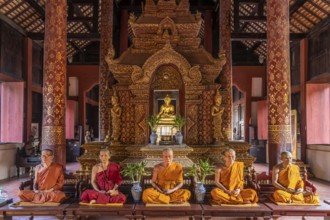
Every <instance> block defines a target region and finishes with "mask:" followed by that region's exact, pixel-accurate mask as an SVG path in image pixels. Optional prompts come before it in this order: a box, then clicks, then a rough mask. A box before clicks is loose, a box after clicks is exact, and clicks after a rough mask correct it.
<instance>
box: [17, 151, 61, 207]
mask: <svg viewBox="0 0 330 220" xmlns="http://www.w3.org/2000/svg"><path fill="white" fill-rule="evenodd" d="M53 159H54V155H53V151H52V150H50V149H43V150H42V152H41V164H39V165H37V166H36V167H35V170H34V172H35V177H34V182H33V191H32V190H20V191H19V193H18V197H19V198H20V199H21V200H22V201H23V202H34V203H45V202H62V201H63V200H64V199H65V194H64V192H62V191H61V190H62V188H63V184H64V174H63V166H62V165H60V164H57V163H54V162H53Z"/></svg>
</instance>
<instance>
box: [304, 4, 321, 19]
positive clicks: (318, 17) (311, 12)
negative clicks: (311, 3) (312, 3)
mask: <svg viewBox="0 0 330 220" xmlns="http://www.w3.org/2000/svg"><path fill="white" fill-rule="evenodd" d="M302 8H303V9H304V10H305V11H307V12H308V13H310V14H311V15H312V16H314V17H316V18H317V19H319V20H320V21H322V20H323V18H321V17H320V16H319V15H318V14H315V13H314V12H313V11H312V10H310V9H309V8H307V7H305V6H302Z"/></svg>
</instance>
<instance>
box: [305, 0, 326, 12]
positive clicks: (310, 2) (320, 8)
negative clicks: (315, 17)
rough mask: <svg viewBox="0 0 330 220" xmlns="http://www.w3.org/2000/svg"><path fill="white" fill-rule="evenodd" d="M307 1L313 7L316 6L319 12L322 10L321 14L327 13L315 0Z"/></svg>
mask: <svg viewBox="0 0 330 220" xmlns="http://www.w3.org/2000/svg"><path fill="white" fill-rule="evenodd" d="M308 3H309V4H311V5H313V6H314V8H316V9H317V10H319V11H320V12H322V13H323V14H325V15H327V14H329V13H328V12H327V11H326V10H324V9H323V8H322V7H320V6H319V5H317V4H316V3H315V2H313V0H311V1H308Z"/></svg>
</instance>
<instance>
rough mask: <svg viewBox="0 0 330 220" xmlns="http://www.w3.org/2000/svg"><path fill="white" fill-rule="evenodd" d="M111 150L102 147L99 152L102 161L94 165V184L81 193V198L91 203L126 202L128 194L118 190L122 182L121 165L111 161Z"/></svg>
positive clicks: (92, 181)
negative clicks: (91, 187)
mask: <svg viewBox="0 0 330 220" xmlns="http://www.w3.org/2000/svg"><path fill="white" fill-rule="evenodd" d="M110 157H111V156H110V152H109V151H108V150H107V149H102V150H101V151H100V154H99V158H100V160H101V163H99V164H96V165H95V166H93V169H92V176H91V178H92V180H91V183H92V186H93V189H88V190H85V191H84V192H83V194H82V195H81V200H82V201H83V202H86V203H90V204H94V203H96V204H106V203H125V202H126V196H125V195H124V194H122V193H120V192H119V191H118V186H120V184H121V182H122V177H121V175H120V166H119V165H118V164H116V163H113V162H111V163H110V161H109V160H110Z"/></svg>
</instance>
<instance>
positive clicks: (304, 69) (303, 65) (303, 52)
mask: <svg viewBox="0 0 330 220" xmlns="http://www.w3.org/2000/svg"><path fill="white" fill-rule="evenodd" d="M307 73H308V39H307V38H305V39H303V40H301V41H300V111H301V114H300V117H301V119H300V128H301V130H300V137H301V148H300V150H301V160H302V161H304V162H306V149H307V130H306V127H307V111H306V82H307V80H308V79H307Z"/></svg>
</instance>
